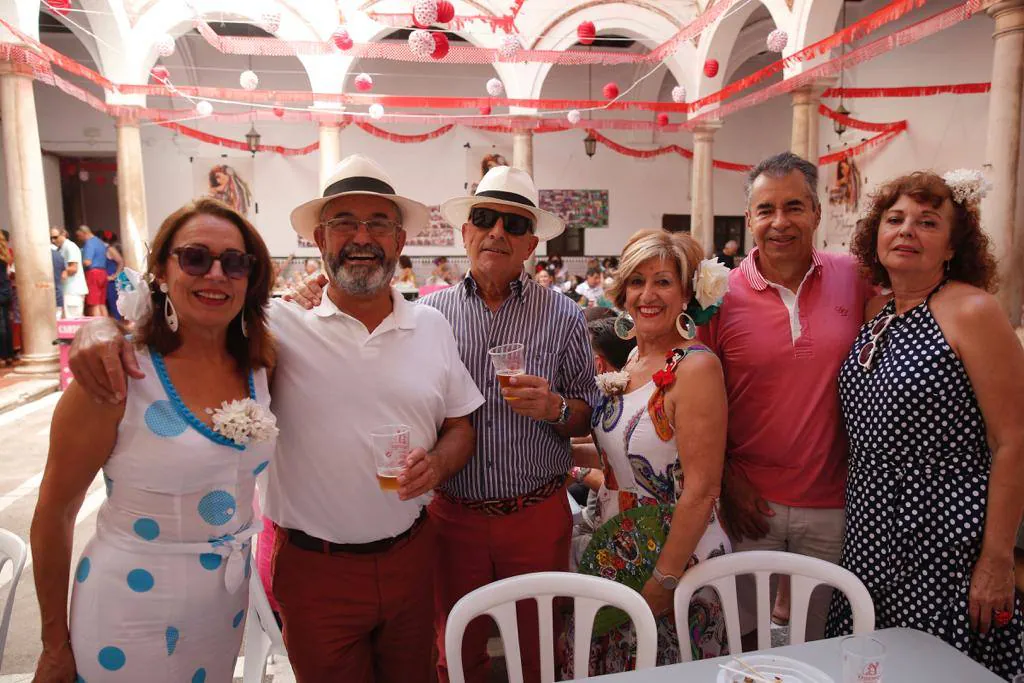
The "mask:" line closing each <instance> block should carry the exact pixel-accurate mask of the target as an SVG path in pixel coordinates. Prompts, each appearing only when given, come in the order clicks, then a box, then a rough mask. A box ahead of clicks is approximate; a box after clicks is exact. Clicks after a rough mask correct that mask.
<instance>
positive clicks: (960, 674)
mask: <svg viewBox="0 0 1024 683" xmlns="http://www.w3.org/2000/svg"><path fill="white" fill-rule="evenodd" d="M872 637H873V638H876V639H877V640H879V641H880V642H882V643H883V644H884V645H885V668H884V676H883V679H882V683H1005V682H1004V681H1003V679H1001V678H999V677H998V676H996V675H995V674H993V673H992V672H990V671H989V670H988V669H986V668H985V667H983V666H981V665H980V664H978V663H977V662H975V661H974V660H972V659H970V658H969V657H967V656H966V655H964V654H963V653H961V652H960V651H959V650H957V649H956V648H953V647H951V646H949V645H947V644H946V643H945V642H943V641H941V640H939V639H938V638H935V637H934V636H931V635H929V634H927V633H922V632H921V631H914V630H912V629H908V628H887V629H883V630H881V631H876V632H875V633H874V634H872ZM841 640H842V638H830V639H829V640H817V641H814V642H811V643H804V644H803V645H787V646H785V647H777V648H773V649H772V650H770V652H771V653H772V654H778V655H783V656H786V657H792V658H793V659H798V660H800V661H802V662H807V663H808V664H810V665H812V666H816V667H818V668H819V669H821V670H822V671H824V672H825V673H827V674H828V675H829V676H831V677H832V678H833V679H835V683H843V663H842V658H841V655H840V649H839V642H840V641H841ZM765 652H768V650H765ZM744 654H745V655H747V654H753V652H749V653H744ZM729 659H731V657H718V658H716V659H706V660H702V661H699V662H687V663H686V664H674V665H672V666H662V667H657V668H655V669H646V670H644V671H630V672H626V673H621V674H612V675H610V676H596V677H594V678H588V679H585V680H588V681H601V683H698V682H700V683H703V682H707V683H713V682H714V680H715V678H716V677H717V676H718V671H719V668H718V665H719V664H724V663H726V662H727V661H729Z"/></svg>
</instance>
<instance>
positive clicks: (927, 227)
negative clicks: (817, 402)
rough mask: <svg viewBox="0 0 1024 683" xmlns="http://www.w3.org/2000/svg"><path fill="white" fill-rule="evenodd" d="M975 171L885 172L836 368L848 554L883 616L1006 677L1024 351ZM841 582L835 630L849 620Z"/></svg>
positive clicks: (1015, 641)
mask: <svg viewBox="0 0 1024 683" xmlns="http://www.w3.org/2000/svg"><path fill="white" fill-rule="evenodd" d="M983 183H984V179H983V176H982V175H981V173H980V172H971V171H953V172H951V173H948V174H946V176H945V177H940V176H938V175H936V174H934V173H931V172H927V171H919V172H916V173H911V174H909V175H904V176H900V177H898V178H895V179H893V180H890V181H889V182H887V183H885V184H884V185H882V186H881V187H880V188H879V189H878V191H876V192H875V194H874V196H873V197H872V201H871V202H870V204H869V206H870V207H871V208H870V209H869V211H868V212H867V215H866V216H865V217H864V218H863V219H861V221H860V222H859V223H858V227H857V232H856V233H855V234H854V237H853V239H852V240H851V251H852V253H853V254H854V255H855V256H856V257H857V259H858V260H859V261H860V264H861V266H863V268H864V269H865V270H866V271H867V272H869V273H870V274H871V277H872V280H873V283H874V284H875V285H876V286H878V287H879V288H883V287H884V288H885V290H887V291H888V293H886V294H883V295H881V296H877V297H875V298H873V299H871V301H869V302H868V304H867V307H866V312H865V314H864V318H865V320H866V321H867V322H866V323H865V324H864V326H863V327H861V330H860V334H859V335H858V336H857V339H856V342H855V343H854V344H853V348H852V349H851V350H850V351H849V355H848V356H847V357H846V360H845V362H844V363H843V364H842V367H841V370H840V374H839V398H840V402H841V404H842V411H843V417H844V419H845V423H846V431H847V433H848V434H849V439H850V475H849V480H848V482H847V485H846V536H845V539H844V541H843V548H842V560H841V562H840V564H841V565H842V566H843V567H845V568H846V569H848V570H850V571H851V572H853V573H854V574H856V575H857V577H858V578H859V579H860V580H861V581H863V582H864V585H865V586H867V589H868V592H869V593H871V598H872V601H873V602H874V605H875V628H890V627H901V628H913V629H918V630H921V631H925V632H927V633H931V634H932V635H934V636H935V637H937V638H941V639H943V640H945V641H946V642H947V643H949V644H950V645H952V646H953V647H955V648H957V649H958V650H960V651H961V652H963V653H964V654H966V655H967V656H969V657H971V658H972V659H974V660H976V661H978V662H979V663H981V664H982V665H984V666H985V667H987V668H988V669H989V670H991V671H992V672H993V673H995V674H996V675H998V676H1001V677H1003V678H1005V679H1007V680H1010V679H1012V678H1013V677H1014V676H1015V675H1016V674H1019V673H1024V648H1022V647H1021V643H1022V640H1021V639H1022V637H1024V603H1022V601H1021V599H1020V598H1018V597H1015V594H1014V553H1013V547H1014V541H1015V538H1016V535H1017V529H1018V528H1019V527H1020V523H1021V516H1022V513H1024V420H1021V406H1024V350H1022V349H1021V345H1020V343H1019V342H1018V341H1017V338H1016V336H1015V335H1014V332H1013V329H1012V328H1011V327H1010V325H1009V322H1008V320H1007V317H1006V314H1005V313H1004V312H1003V309H1002V308H1001V306H1000V304H999V301H998V300H997V299H996V298H995V297H994V296H993V295H992V294H991V292H992V291H993V290H994V289H995V276H996V262H995V258H994V257H993V254H992V251H991V249H990V248H989V241H988V237H987V236H986V234H985V232H984V231H983V230H982V228H981V219H980V215H979V207H980V204H981V199H982V197H983V196H984V193H985V190H984V185H983ZM851 628H852V615H851V612H850V607H849V603H848V602H847V601H846V597H845V596H843V595H842V594H841V593H838V592H837V593H836V597H835V598H834V599H833V601H832V609H831V610H830V612H829V622H828V631H827V633H826V635H831V636H836V635H842V634H844V633H848V632H849V631H850V630H851Z"/></svg>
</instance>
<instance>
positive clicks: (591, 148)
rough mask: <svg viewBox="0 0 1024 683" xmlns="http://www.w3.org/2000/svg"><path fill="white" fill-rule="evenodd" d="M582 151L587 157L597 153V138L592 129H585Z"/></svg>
mask: <svg viewBox="0 0 1024 683" xmlns="http://www.w3.org/2000/svg"><path fill="white" fill-rule="evenodd" d="M583 151H584V152H586V153H587V157H593V156H594V155H595V154H596V153H597V138H595V137H594V133H593V131H589V130H588V131H587V137H585V138H583Z"/></svg>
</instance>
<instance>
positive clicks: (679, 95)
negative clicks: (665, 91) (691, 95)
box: [672, 85, 686, 104]
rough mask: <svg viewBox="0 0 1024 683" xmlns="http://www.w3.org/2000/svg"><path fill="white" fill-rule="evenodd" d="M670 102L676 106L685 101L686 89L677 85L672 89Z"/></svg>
mask: <svg viewBox="0 0 1024 683" xmlns="http://www.w3.org/2000/svg"><path fill="white" fill-rule="evenodd" d="M672 101H673V102H675V103H676V104H682V103H683V102H685V101H686V88H684V87H683V86H681V85H677V86H676V87H674V88H672Z"/></svg>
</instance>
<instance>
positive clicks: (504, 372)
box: [487, 342, 526, 401]
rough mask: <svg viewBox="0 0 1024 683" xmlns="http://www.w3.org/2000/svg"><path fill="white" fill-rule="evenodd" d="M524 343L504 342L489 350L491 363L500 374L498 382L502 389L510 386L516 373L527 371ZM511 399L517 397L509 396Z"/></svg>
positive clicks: (496, 372) (495, 371) (497, 373)
mask: <svg viewBox="0 0 1024 683" xmlns="http://www.w3.org/2000/svg"><path fill="white" fill-rule="evenodd" d="M523 349H524V347H523V345H522V344H521V343H519V342H515V343H512V344H502V345H501V346H495V347H494V348H492V349H489V350H488V351H487V355H488V356H490V358H491V365H493V366H494V373H495V374H496V375H497V376H498V384H500V385H501V388H502V389H506V388H508V387H509V386H510V384H509V382H510V381H511V379H512V378H513V377H515V376H516V375H522V374H524V373H525V372H526V356H525V354H524V352H523ZM507 400H509V401H515V400H517V399H514V398H508V399H507Z"/></svg>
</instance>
